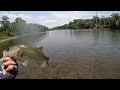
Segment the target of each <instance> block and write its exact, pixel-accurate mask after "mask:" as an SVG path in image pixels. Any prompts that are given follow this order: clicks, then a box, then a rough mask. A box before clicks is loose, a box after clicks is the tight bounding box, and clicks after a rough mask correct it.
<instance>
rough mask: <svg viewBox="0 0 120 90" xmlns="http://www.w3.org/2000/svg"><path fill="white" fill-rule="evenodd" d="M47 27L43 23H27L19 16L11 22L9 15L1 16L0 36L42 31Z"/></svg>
mask: <svg viewBox="0 0 120 90" xmlns="http://www.w3.org/2000/svg"><path fill="white" fill-rule="evenodd" d="M48 29H49V28H48V27H46V26H44V25H38V24H33V23H29V24H27V23H26V21H25V20H23V19H22V18H21V17H17V18H16V19H15V20H14V21H13V22H10V20H9V17H7V16H3V17H2V20H1V21H0V38H3V37H10V36H16V35H21V34H29V33H34V32H43V31H47V30H48Z"/></svg>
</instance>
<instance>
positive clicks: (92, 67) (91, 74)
mask: <svg viewBox="0 0 120 90" xmlns="http://www.w3.org/2000/svg"><path fill="white" fill-rule="evenodd" d="M96 29H97V11H96ZM94 64H95V57H94V58H93V62H92V66H91V72H90V79H92V76H93V69H94Z"/></svg>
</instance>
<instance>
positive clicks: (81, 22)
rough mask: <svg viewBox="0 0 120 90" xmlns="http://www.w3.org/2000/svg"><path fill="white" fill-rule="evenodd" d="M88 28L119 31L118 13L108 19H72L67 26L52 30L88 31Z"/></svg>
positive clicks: (96, 17) (119, 18)
mask: <svg viewBox="0 0 120 90" xmlns="http://www.w3.org/2000/svg"><path fill="white" fill-rule="evenodd" d="M89 28H99V29H100V28H109V29H120V15H119V13H112V15H110V16H109V17H105V16H102V17H98V16H93V18H91V19H74V20H73V21H70V22H69V23H68V24H64V25H62V26H57V27H54V28H52V29H89Z"/></svg>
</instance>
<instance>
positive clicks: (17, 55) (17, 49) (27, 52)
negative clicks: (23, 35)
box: [3, 44, 49, 67]
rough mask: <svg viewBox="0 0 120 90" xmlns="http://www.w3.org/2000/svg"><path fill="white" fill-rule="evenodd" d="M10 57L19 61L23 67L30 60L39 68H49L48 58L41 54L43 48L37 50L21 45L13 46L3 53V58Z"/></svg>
mask: <svg viewBox="0 0 120 90" xmlns="http://www.w3.org/2000/svg"><path fill="white" fill-rule="evenodd" d="M6 56H9V57H12V58H14V59H15V60H16V61H20V62H21V63H22V64H23V66H27V65H28V62H29V61H30V60H34V61H35V62H36V63H37V64H39V65H40V66H41V67H46V66H49V63H48V61H49V57H47V56H46V55H45V54H44V53H43V46H41V47H39V48H35V47H31V46H26V45H22V44H18V45H13V46H11V47H8V48H6V49H5V50H4V51H3V57H6Z"/></svg>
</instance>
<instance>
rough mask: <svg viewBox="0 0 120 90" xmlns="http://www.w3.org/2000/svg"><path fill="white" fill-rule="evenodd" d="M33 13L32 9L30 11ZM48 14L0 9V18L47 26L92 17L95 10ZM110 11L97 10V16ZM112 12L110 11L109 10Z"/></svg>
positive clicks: (50, 26)
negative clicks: (21, 19)
mask: <svg viewBox="0 0 120 90" xmlns="http://www.w3.org/2000/svg"><path fill="white" fill-rule="evenodd" d="M32 12H33V13H34V11H32ZM46 12H48V13H49V14H48V15H41V13H43V12H40V11H39V13H40V14H39V15H37V14H38V13H37V14H36V16H34V15H32V14H26V13H27V11H9V12H8V11H0V19H1V17H2V16H8V17H9V18H10V19H9V20H10V21H13V20H14V19H15V18H17V17H21V18H23V19H24V20H26V21H27V23H38V24H42V25H45V26H47V27H49V28H52V27H55V26H60V25H63V24H66V23H69V22H70V21H72V20H73V19H78V18H83V19H86V18H92V17H93V16H94V15H95V11H46ZM108 13H110V12H103V11H102V12H98V15H99V16H102V15H106V16H108ZM111 13H112V12H111ZM34 14H35V13H34Z"/></svg>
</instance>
